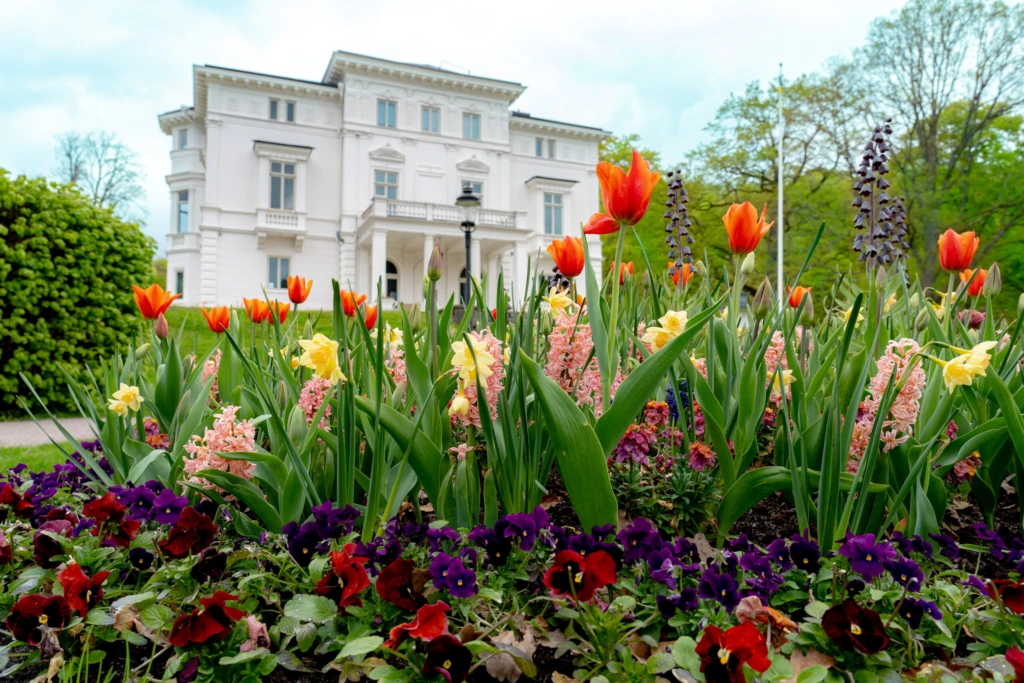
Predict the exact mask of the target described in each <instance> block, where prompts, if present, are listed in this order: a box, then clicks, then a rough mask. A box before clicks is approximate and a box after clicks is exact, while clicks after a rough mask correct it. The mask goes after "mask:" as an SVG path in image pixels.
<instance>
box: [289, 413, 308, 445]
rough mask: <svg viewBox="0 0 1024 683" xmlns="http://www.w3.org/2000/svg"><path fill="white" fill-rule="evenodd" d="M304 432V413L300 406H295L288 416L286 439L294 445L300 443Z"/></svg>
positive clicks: (305, 428)
mask: <svg viewBox="0 0 1024 683" xmlns="http://www.w3.org/2000/svg"><path fill="white" fill-rule="evenodd" d="M306 430H307V427H306V413H304V412H303V410H302V407H301V406H295V407H294V408H292V412H291V414H289V415H288V437H289V438H290V439H291V440H292V442H294V443H302V441H303V439H304V437H305V435H306Z"/></svg>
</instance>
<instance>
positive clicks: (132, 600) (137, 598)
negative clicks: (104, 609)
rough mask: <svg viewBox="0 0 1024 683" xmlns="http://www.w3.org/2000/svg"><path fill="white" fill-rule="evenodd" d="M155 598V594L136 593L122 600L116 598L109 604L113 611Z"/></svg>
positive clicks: (149, 592)
mask: <svg viewBox="0 0 1024 683" xmlns="http://www.w3.org/2000/svg"><path fill="white" fill-rule="evenodd" d="M155 597H156V593H154V592H152V591H148V592H146V593H136V594H135V595H126V596H124V597H123V598H118V599H117V600H115V601H114V602H112V603H111V604H110V606H111V607H113V608H114V609H118V608H119V607H125V606H127V605H138V604H139V603H140V602H146V601H147V600H152V599H153V598H155Z"/></svg>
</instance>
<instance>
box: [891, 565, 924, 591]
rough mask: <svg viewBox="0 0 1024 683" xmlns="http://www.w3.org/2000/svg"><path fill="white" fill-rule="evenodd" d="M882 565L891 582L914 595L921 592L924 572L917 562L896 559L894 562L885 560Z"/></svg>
mask: <svg viewBox="0 0 1024 683" xmlns="http://www.w3.org/2000/svg"><path fill="white" fill-rule="evenodd" d="M884 564H885V568H886V569H888V570H889V575H890V576H892V578H893V581H895V582H896V583H898V584H900V585H901V586H903V587H904V588H906V589H907V590H908V591H911V592H914V593H916V592H917V591H919V590H921V584H922V583H924V572H922V571H921V567H920V566H919V565H918V564H917V562H914V561H913V560H911V559H908V558H906V557H898V558H896V559H895V560H886V561H885V563H884Z"/></svg>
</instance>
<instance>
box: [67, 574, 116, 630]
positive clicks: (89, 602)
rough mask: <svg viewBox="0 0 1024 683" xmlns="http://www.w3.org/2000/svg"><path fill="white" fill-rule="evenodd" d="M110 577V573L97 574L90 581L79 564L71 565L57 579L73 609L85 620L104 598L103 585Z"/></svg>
mask: <svg viewBox="0 0 1024 683" xmlns="http://www.w3.org/2000/svg"><path fill="white" fill-rule="evenodd" d="M108 576H110V572H97V573H96V574H95V575H93V577H92V578H91V579H90V578H89V577H88V576H87V575H86V573H85V572H84V571H82V568H81V567H80V566H79V565H78V564H69V565H68V566H67V567H66V568H65V569H64V571H62V572H61V573H60V574H58V575H57V579H58V580H59V581H60V585H61V586H62V587H63V588H64V598H65V599H66V600H67V601H68V604H69V605H71V609H73V610H75V611H76V612H78V613H79V614H81V615H82V618H85V616H86V615H87V614H89V610H90V609H92V608H93V607H95V606H96V605H98V604H99V602H100V599H101V598H102V597H103V588H102V585H103V582H104V581H106V580H107V577H108Z"/></svg>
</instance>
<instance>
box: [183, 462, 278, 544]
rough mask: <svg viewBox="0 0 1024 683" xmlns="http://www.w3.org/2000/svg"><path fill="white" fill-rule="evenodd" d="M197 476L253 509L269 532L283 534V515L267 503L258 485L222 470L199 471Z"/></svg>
mask: <svg viewBox="0 0 1024 683" xmlns="http://www.w3.org/2000/svg"><path fill="white" fill-rule="evenodd" d="M196 476H197V477H201V478H203V479H205V480H207V481H208V482H210V483H212V484H216V485H217V486H220V487H221V488H222V489H224V490H225V491H227V492H228V493H230V494H231V495H233V496H235V497H236V498H238V499H239V500H240V501H242V502H243V503H245V504H246V505H248V506H249V507H250V508H252V511H253V512H255V513H256V516H257V517H259V518H260V521H262V522H263V524H264V525H265V526H266V527H267V531H271V532H273V533H275V534H277V533H280V532H281V526H282V522H281V515H280V514H279V513H278V511H277V510H275V509H274V508H273V507H271V505H270V503H268V502H267V498H266V496H265V495H264V494H263V491H261V490H260V489H259V487H258V486H256V484H254V483H252V482H251V481H249V480H248V479H243V478H242V477H240V476H238V475H237V474H231V473H230V472H223V471H221V470H213V469H206V470H199V471H198V472H196Z"/></svg>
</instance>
